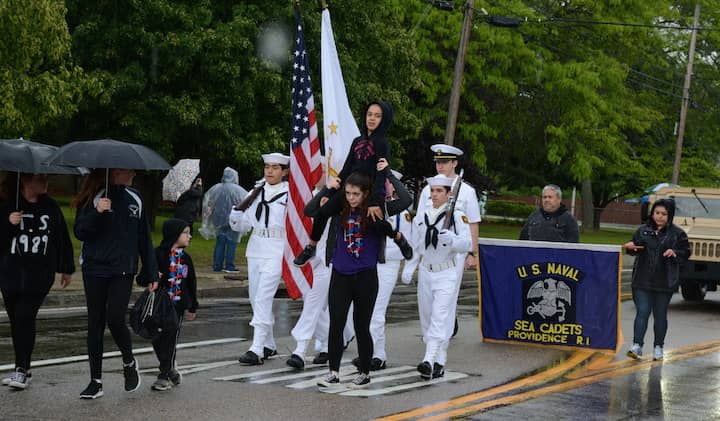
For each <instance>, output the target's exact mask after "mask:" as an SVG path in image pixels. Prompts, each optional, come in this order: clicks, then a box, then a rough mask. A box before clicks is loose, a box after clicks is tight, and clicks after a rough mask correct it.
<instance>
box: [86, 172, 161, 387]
mask: <svg viewBox="0 0 720 421" xmlns="http://www.w3.org/2000/svg"><path fill="white" fill-rule="evenodd" d="M105 174H106V170H105V169H101V170H98V169H95V170H93V171H92V172H91V174H90V175H89V176H88V177H87V178H86V179H85V181H84V183H83V185H82V187H81V190H80V193H79V194H78V196H77V197H76V199H75V201H74V203H73V204H74V206H75V207H76V208H77V216H76V219H75V236H76V237H77V238H78V239H79V240H81V241H82V242H83V245H82V253H81V262H82V272H83V285H84V287H85V298H86V301H87V310H88V338H87V347H88V358H89V362H90V383H89V384H88V386H87V387H86V388H85V390H83V391H82V392H81V393H80V397H81V398H83V399H95V398H99V397H101V396H103V388H102V358H103V336H104V333H105V324H106V323H107V326H108V327H109V328H110V333H112V336H113V339H114V340H115V344H116V345H117V347H118V348H119V349H120V352H121V353H122V360H123V374H124V377H125V390H126V391H127V392H132V391H134V390H136V389H137V388H138V387H139V386H140V376H139V372H138V370H139V367H138V362H137V359H136V358H135V356H134V355H133V350H132V340H131V337H130V331H129V329H128V326H127V323H126V320H125V314H126V313H127V308H128V303H129V301H130V293H131V290H132V283H133V278H134V277H135V274H137V273H138V257H140V259H141V260H142V273H141V274H140V276H138V280H139V281H140V280H141V279H142V282H143V283H145V284H146V285H148V286H149V287H153V285H157V281H158V268H157V261H156V259H155V255H154V249H153V245H152V238H151V236H150V226H149V224H148V220H147V215H146V208H145V203H144V202H143V200H142V198H141V197H140V194H139V193H138V191H137V190H135V189H133V188H131V187H130V186H131V185H132V182H133V178H134V177H135V171H134V170H132V169H122V168H112V169H110V170H109V172H108V179H107V181H106V179H105ZM106 182H109V185H108V186H107V187H105V183H106Z"/></svg>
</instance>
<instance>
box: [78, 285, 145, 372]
mask: <svg viewBox="0 0 720 421" xmlns="http://www.w3.org/2000/svg"><path fill="white" fill-rule="evenodd" d="M132 281H133V276H132V275H125V276H112V277H110V278H99V277H96V276H92V275H86V274H83V285H84V286H85V300H86V302H87V311H88V335H87V348H88V358H89V360H90V376H91V378H93V379H98V380H99V379H101V378H102V360H103V336H104V335H105V323H106V322H107V326H108V328H110V333H111V334H112V337H113V339H114V340H115V344H116V345H117V347H118V349H120V352H121V353H122V358H123V363H124V364H129V363H131V362H132V360H133V358H134V357H133V351H132V339H131V337H130V330H129V329H128V326H127V323H126V322H125V314H126V313H127V309H128V303H129V302H130V293H131V292H132Z"/></svg>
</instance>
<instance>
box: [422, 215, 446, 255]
mask: <svg viewBox="0 0 720 421" xmlns="http://www.w3.org/2000/svg"><path fill="white" fill-rule="evenodd" d="M443 218H445V212H442V213H440V215H438V217H437V219H436V220H435V222H433V223H432V225H431V224H430V219H429V218H428V216H427V213H426V214H425V225H426V226H427V230H426V231H425V248H428V247H430V245H432V246H433V247H435V248H437V243H438V233H439V232H440V231H439V230H438V229H437V228H435V225H437V224H438V222H440V221H442V219H443Z"/></svg>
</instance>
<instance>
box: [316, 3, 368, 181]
mask: <svg viewBox="0 0 720 421" xmlns="http://www.w3.org/2000/svg"><path fill="white" fill-rule="evenodd" d="M320 45H321V50H320V53H321V56H320V57H321V71H320V75H321V77H322V110H323V126H324V127H323V129H324V134H325V158H326V159H327V161H328V174H329V175H331V176H337V174H338V173H339V172H340V170H341V169H342V166H343V164H344V163H345V158H347V155H348V152H350V145H351V144H352V141H353V139H355V138H356V137H358V136H360V130H359V129H358V127H357V123H356V122H355V118H353V115H352V111H350V104H348V98H347V93H346V92H345V81H344V80H343V75H342V70H341V69H340V60H339V59H338V54H337V49H336V48H335V37H334V36H333V30H332V24H331V22H330V11H328V9H325V10H323V13H322V32H321V35H320Z"/></svg>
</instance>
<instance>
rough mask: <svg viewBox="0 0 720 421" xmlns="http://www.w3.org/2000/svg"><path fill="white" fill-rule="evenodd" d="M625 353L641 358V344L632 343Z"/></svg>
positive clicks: (637, 358) (631, 356)
mask: <svg viewBox="0 0 720 421" xmlns="http://www.w3.org/2000/svg"><path fill="white" fill-rule="evenodd" d="M626 355H627V356H628V357H630V358H634V359H636V360H640V359H642V346H641V345H640V344H632V346H631V347H630V349H628V352H627V354H626Z"/></svg>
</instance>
